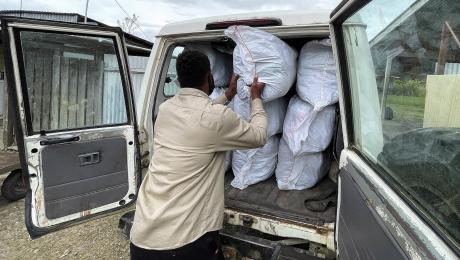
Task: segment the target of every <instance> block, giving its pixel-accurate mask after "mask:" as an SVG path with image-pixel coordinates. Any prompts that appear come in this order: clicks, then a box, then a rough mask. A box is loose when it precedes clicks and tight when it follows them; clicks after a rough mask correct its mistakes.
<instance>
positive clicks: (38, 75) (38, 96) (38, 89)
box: [32, 55, 44, 131]
mask: <svg viewBox="0 0 460 260" xmlns="http://www.w3.org/2000/svg"><path fill="white" fill-rule="evenodd" d="M43 62H44V59H43V56H41V55H37V57H36V59H35V63H34V66H35V77H34V83H33V88H34V94H33V97H34V106H33V110H34V111H35V114H34V117H33V118H32V129H33V130H34V131H40V130H41V113H40V111H41V109H42V95H43V65H44V64H43Z"/></svg>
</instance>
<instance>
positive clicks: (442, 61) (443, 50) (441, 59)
mask: <svg viewBox="0 0 460 260" xmlns="http://www.w3.org/2000/svg"><path fill="white" fill-rule="evenodd" d="M449 38H450V33H449V30H448V28H447V26H446V24H445V23H444V24H443V27H442V32H441V44H440V46H439V56H438V63H437V64H436V68H435V74H437V75H442V74H444V70H445V66H446V60H447V54H448V52H449Z"/></svg>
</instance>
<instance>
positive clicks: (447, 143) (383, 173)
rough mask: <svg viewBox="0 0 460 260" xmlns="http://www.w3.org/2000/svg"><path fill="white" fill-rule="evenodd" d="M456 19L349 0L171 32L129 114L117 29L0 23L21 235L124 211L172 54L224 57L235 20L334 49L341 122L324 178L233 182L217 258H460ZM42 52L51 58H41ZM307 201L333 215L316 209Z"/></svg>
mask: <svg viewBox="0 0 460 260" xmlns="http://www.w3.org/2000/svg"><path fill="white" fill-rule="evenodd" d="M459 13H460V2H458V1H457V0H443V1H441V0H408V1H398V0H370V1H361V0H350V1H344V2H343V3H342V4H341V5H339V7H338V8H337V9H336V10H335V11H333V12H332V14H330V13H329V12H313V11H295V12H271V13H257V14H246V15H231V16H222V17H218V18H215V17H214V18H207V19H199V20H191V21H184V22H179V23H173V24H169V25H166V26H165V27H163V29H162V30H161V31H160V32H159V34H158V35H157V38H156V40H155V45H154V47H153V50H152V53H151V56H150V60H149V63H148V67H147V71H146V74H145V78H144V82H143V88H142V89H141V92H140V95H139V97H140V98H139V100H138V101H137V102H136V104H135V103H134V101H133V94H132V88H131V84H130V75H129V73H128V66H129V65H128V64H127V59H126V49H125V48H124V39H123V36H122V34H121V31H120V29H118V28H101V27H97V26H91V25H71V24H63V23H55V22H43V21H32V20H24V19H3V20H2V21H1V24H2V31H3V32H4V34H3V41H4V42H5V43H8V44H4V45H5V46H6V50H5V56H6V66H7V79H8V88H9V92H10V94H11V100H12V102H13V105H14V106H15V108H16V111H17V115H16V134H17V135H16V136H17V142H18V147H19V149H20V154H21V163H22V168H23V172H24V174H26V175H27V179H28V180H29V183H30V191H29V192H28V195H27V197H26V207H25V208H26V216H25V221H26V226H27V230H28V231H29V234H30V236H31V237H32V238H35V237H39V236H42V235H45V234H47V233H50V232H54V231H57V230H59V229H61V228H64V227H66V226H68V225H70V224H75V223H77V222H80V221H83V220H88V219H90V218H92V217H96V216H100V215H102V214H105V213H108V212H113V211H115V210H118V209H120V208H123V207H126V206H129V205H132V204H133V203H134V202H135V200H136V194H137V190H138V187H139V184H140V182H141V172H142V171H145V170H146V168H147V166H148V163H149V159H150V157H151V155H152V153H154V151H153V150H152V147H153V146H152V143H153V140H152V137H153V133H154V128H153V125H154V124H153V123H154V120H155V117H156V114H157V113H158V107H159V105H160V104H161V103H162V102H164V101H165V100H166V99H168V98H169V97H171V96H173V95H174V94H175V91H177V86H176V85H175V84H176V83H175V81H174V77H175V66H174V64H175V63H174V58H175V57H176V56H177V54H178V53H180V52H181V51H182V50H183V48H184V46H185V45H187V44H193V43H211V44H212V45H213V47H214V48H215V49H217V50H219V51H222V52H227V53H231V52H232V49H233V47H234V43H233V42H232V41H231V40H229V39H228V38H227V37H225V35H224V33H223V31H224V29H225V28H227V27H228V26H229V25H234V24H244V25H250V26H254V27H259V28H260V29H262V30H265V31H267V32H270V33H272V34H274V35H276V36H278V37H280V38H281V39H283V40H284V41H285V42H286V43H288V44H289V45H291V46H292V47H294V48H295V49H297V50H299V49H300V48H301V47H302V46H303V45H304V44H305V43H306V42H308V41H310V40H313V39H323V38H327V37H330V38H331V39H332V42H333V48H334V54H335V59H336V63H337V71H338V73H337V77H338V80H339V94H340V101H339V104H340V106H339V108H340V109H338V110H339V111H338V113H337V118H338V119H339V121H340V123H341V124H340V126H339V127H338V128H337V129H336V133H335V135H336V137H335V138H334V142H333V144H332V145H331V147H330V149H331V151H332V150H333V152H332V153H333V155H334V158H335V160H334V163H333V165H332V166H331V170H330V173H331V174H330V175H331V177H330V178H325V179H323V180H322V181H321V182H320V183H319V184H318V185H317V186H316V187H314V188H312V189H306V190H302V191H279V190H278V188H277V187H276V184H275V183H276V182H275V180H274V179H270V180H268V181H265V182H262V183H259V184H256V185H252V186H250V187H248V188H247V189H245V190H242V191H240V190H236V189H233V188H231V187H230V185H229V183H230V181H231V179H232V173H231V172H227V173H226V174H227V176H226V177H228V178H226V184H225V191H226V209H225V220H224V221H225V223H224V224H225V225H224V226H225V228H224V230H223V231H222V238H223V242H224V245H225V248H224V251H225V249H226V250H227V253H226V256H227V257H229V258H230V259H233V258H232V257H234V258H237V257H241V256H246V257H250V258H253V259H288V257H291V258H289V259H315V257H316V258H317V257H320V258H335V257H337V256H338V257H339V258H341V259H458V257H459V252H460V250H459V249H460V224H459V223H460V221H459V219H460V195H459V188H458V187H460V129H459V128H458V127H460V117H459V116H458V115H459V107H458V102H456V101H455V100H458V99H459V97H460V89H459V88H458V87H459V86H460V76H459V74H460V69H458V64H460V42H459V41H458V36H457V34H456V32H460V18H459V17H460V16H459ZM329 17H331V18H329ZM379 17H380V18H379ZM37 51H40V52H41V53H45V54H46V53H48V54H49V57H48V58H45V60H40V59H35V58H34V57H35V56H34V52H37ZM69 53H70V54H69ZM114 61H115V62H114ZM334 172H335V173H337V172H338V177H336V178H337V179H335V178H334V177H333V175H334V174H333V173H334ZM334 181H336V182H334ZM334 192H336V194H337V195H334ZM311 201H316V202H318V203H323V204H324V203H325V204H326V209H325V210H324V211H319V212H318V211H312V210H310V209H309V208H308V207H306V206H305V205H306V204H308V203H311ZM283 257H284V258H283ZM309 257H310V258H309Z"/></svg>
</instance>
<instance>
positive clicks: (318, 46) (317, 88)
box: [297, 39, 339, 111]
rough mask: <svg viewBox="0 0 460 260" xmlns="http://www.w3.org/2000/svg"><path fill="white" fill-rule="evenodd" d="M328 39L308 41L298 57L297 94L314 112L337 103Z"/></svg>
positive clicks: (333, 66)
mask: <svg viewBox="0 0 460 260" xmlns="http://www.w3.org/2000/svg"><path fill="white" fill-rule="evenodd" d="M331 46H332V43H331V40H330V39H324V40H320V41H318V40H315V41H310V42H308V43H307V44H305V45H304V46H303V47H302V49H301V51H300V55H299V65H298V67H297V94H298V95H299V97H300V98H301V99H303V100H304V101H307V102H308V103H310V104H312V105H313V107H314V109H315V110H316V111H320V110H321V109H322V108H324V107H326V106H328V105H331V104H334V103H337V102H338V100H339V93H338V90H337V78H336V68H335V60H334V56H333V53H332V47H331Z"/></svg>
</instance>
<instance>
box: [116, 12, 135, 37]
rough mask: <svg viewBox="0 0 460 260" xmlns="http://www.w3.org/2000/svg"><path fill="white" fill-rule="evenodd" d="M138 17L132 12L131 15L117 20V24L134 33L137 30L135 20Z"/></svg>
mask: <svg viewBox="0 0 460 260" xmlns="http://www.w3.org/2000/svg"><path fill="white" fill-rule="evenodd" d="M138 19H139V16H136V14H133V17H125V18H124V19H123V20H121V21H120V20H117V23H118V26H120V28H121V29H122V30H123V31H124V32H127V33H131V34H132V33H134V32H135V31H136V30H137V25H136V23H137V20H138Z"/></svg>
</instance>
